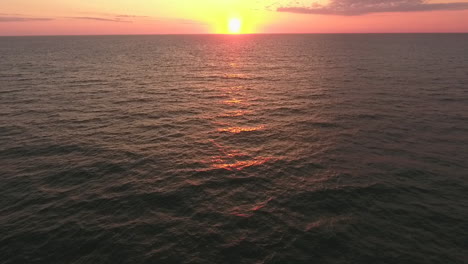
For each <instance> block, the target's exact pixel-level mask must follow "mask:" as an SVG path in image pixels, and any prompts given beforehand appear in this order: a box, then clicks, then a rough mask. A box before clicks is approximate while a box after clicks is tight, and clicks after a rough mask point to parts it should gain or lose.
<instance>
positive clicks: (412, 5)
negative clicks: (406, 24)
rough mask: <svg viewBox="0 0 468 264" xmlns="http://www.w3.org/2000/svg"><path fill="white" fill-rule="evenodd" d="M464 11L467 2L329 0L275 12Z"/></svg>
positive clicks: (347, 13)
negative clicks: (323, 3)
mask: <svg viewBox="0 0 468 264" xmlns="http://www.w3.org/2000/svg"><path fill="white" fill-rule="evenodd" d="M465 9H468V2H452V3H428V2H427V1H426V0H330V2H329V3H328V4H326V5H322V4H318V3H313V4H312V5H311V6H310V7H305V6H297V5H289V6H282V7H278V8H277V9H276V11H278V12H287V13H297V14H318V15H341V16H358V15H364V14H370V13H387V12H423V11H436V10H465Z"/></svg>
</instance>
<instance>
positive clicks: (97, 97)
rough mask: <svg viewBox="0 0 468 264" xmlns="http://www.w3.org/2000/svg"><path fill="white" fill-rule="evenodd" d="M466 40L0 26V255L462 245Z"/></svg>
mask: <svg viewBox="0 0 468 264" xmlns="http://www.w3.org/2000/svg"><path fill="white" fill-rule="evenodd" d="M467 47H468V35H467V34H465V35H462V34H459V35H456V34H455V35H271V36H269V35H265V36H133V37H130V36H129V37H33V38H29V37H23V38H0V113H1V114H0V164H1V171H0V175H1V176H0V177H1V178H0V195H1V196H0V262H1V263H444V264H445V263H447V264H456V263H460V264H461V263H466V261H467V259H468V221H467V219H468V180H467V176H468V163H467V160H468V151H467V149H468V51H467Z"/></svg>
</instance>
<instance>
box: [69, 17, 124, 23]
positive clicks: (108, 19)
mask: <svg viewBox="0 0 468 264" xmlns="http://www.w3.org/2000/svg"><path fill="white" fill-rule="evenodd" d="M68 18H70V19H79V20H94V21H106V22H119V23H130V22H132V21H129V20H123V19H120V18H104V17H68Z"/></svg>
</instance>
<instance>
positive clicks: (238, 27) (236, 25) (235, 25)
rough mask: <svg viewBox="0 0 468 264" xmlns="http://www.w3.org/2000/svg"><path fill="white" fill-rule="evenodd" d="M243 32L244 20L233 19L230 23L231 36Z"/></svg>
mask: <svg viewBox="0 0 468 264" xmlns="http://www.w3.org/2000/svg"><path fill="white" fill-rule="evenodd" d="M241 31H242V20H240V19H239V18H231V19H229V23H228V32H229V34H240V33H241Z"/></svg>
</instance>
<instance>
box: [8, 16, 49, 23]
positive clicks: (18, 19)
mask: <svg viewBox="0 0 468 264" xmlns="http://www.w3.org/2000/svg"><path fill="white" fill-rule="evenodd" d="M50 20H54V19H53V18H41V17H25V16H11V15H6V16H3V15H1V16H0V23H2V22H28V21H50Z"/></svg>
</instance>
